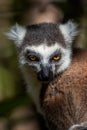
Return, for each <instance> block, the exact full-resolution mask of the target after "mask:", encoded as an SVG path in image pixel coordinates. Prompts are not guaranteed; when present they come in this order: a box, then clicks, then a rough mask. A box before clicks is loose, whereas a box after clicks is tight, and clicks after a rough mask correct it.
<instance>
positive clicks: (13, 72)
mask: <svg viewBox="0 0 87 130" xmlns="http://www.w3.org/2000/svg"><path fill="white" fill-rule="evenodd" d="M47 1H50V0H47ZM44 3H45V2H44V0H0V116H7V115H8V114H9V112H10V111H11V110H12V109H13V108H14V107H16V106H17V105H23V104H29V103H31V102H32V101H31V99H30V97H29V95H27V93H26V84H25V81H24V80H23V77H22V74H21V72H20V69H19V65H18V59H17V55H16V50H15V47H14V44H13V42H11V41H9V40H8V39H7V38H6V36H5V35H4V32H6V31H7V30H8V29H9V27H10V26H12V25H13V24H15V23H16V22H17V23H19V24H22V25H27V24H28V22H29V24H30V23H32V20H31V19H32V17H33V16H32V17H31V16H30V15H29V12H32V14H33V10H34V8H36V9H39V7H40V4H41V5H43V4H44ZM51 3H52V5H54V6H55V7H56V8H59V7H60V8H61V10H62V11H63V13H64V19H63V22H65V21H67V20H68V19H74V20H75V21H76V22H77V23H79V27H80V30H81V33H80V36H79V37H78V38H77V43H76V46H77V47H78V46H80V47H87V1H86V0H60V1H59V0H53V1H52V0H51ZM44 6H45V4H44ZM42 7H43V6H42Z"/></svg>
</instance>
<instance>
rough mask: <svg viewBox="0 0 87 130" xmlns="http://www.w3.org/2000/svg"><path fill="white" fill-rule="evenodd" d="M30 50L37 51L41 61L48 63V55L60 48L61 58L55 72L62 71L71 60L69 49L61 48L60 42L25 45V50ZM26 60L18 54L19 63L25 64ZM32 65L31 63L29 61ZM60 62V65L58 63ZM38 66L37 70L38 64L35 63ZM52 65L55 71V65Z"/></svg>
mask: <svg viewBox="0 0 87 130" xmlns="http://www.w3.org/2000/svg"><path fill="white" fill-rule="evenodd" d="M28 49H29V50H31V51H34V52H36V53H39V55H41V56H42V61H41V62H42V63H43V64H44V65H45V64H48V65H49V57H50V55H52V54H53V53H54V52H55V51H56V50H61V52H62V59H61V60H60V62H58V68H57V73H60V72H62V71H64V70H65V69H66V68H67V67H68V66H69V64H70V62H71V49H69V48H68V49H67V48H63V47H62V46H61V45H60V44H58V43H55V44H54V45H52V46H47V45H46V44H45V43H43V44H41V45H38V46H34V45H32V46H27V47H25V50H24V51H25V52H26V50H28ZM26 62H27V61H25V58H23V55H22V56H20V63H21V64H25V63H26ZM29 64H31V65H32V63H29ZM60 64H61V65H60ZM36 66H37V68H38V71H40V65H39V64H38V65H36ZM53 66H54V65H52V68H53V71H55V69H54V68H55V66H54V67H53Z"/></svg>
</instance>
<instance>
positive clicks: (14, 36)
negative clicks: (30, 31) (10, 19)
mask: <svg viewBox="0 0 87 130" xmlns="http://www.w3.org/2000/svg"><path fill="white" fill-rule="evenodd" d="M5 34H6V36H7V37H8V39H11V40H13V41H14V43H15V44H16V46H17V47H19V46H20V45H21V43H22V41H23V39H24V37H25V34H26V28H25V27H22V26H20V25H18V24H16V25H14V26H12V27H11V29H10V30H9V31H8V32H6V33H5Z"/></svg>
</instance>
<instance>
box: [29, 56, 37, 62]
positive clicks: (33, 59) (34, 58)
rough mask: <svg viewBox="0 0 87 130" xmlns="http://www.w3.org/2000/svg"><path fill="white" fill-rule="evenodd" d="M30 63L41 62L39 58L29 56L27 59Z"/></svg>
mask: <svg viewBox="0 0 87 130" xmlns="http://www.w3.org/2000/svg"><path fill="white" fill-rule="evenodd" d="M27 58H28V59H29V60H30V61H39V59H38V57H36V56H31V55H30V56H28V57H27Z"/></svg>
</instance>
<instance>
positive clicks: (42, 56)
mask: <svg viewBox="0 0 87 130" xmlns="http://www.w3.org/2000/svg"><path fill="white" fill-rule="evenodd" d="M70 61H71V50H68V49H67V48H64V47H62V46H60V45H59V44H58V43H54V44H53V45H51V46H48V45H47V44H46V40H45V43H43V44H40V45H38V46H34V45H32V46H28V45H27V46H26V47H25V49H23V51H22V52H21V55H20V63H21V64H27V65H28V66H29V67H32V68H33V69H34V70H35V73H36V74H37V78H38V79H39V80H40V81H49V80H52V79H53V78H54V77H55V76H56V75H57V74H59V73H61V72H62V71H63V70H65V68H66V67H67V66H68V65H69V63H70Z"/></svg>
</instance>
